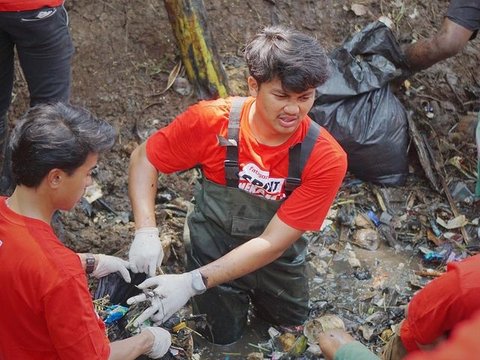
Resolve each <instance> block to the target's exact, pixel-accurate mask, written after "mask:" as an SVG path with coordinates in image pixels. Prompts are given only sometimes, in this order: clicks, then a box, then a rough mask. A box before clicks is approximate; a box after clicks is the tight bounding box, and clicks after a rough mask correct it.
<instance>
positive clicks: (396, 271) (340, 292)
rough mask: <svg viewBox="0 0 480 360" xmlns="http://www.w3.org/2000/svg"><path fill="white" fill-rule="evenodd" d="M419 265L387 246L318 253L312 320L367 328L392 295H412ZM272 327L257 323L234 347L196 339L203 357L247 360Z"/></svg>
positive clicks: (312, 286)
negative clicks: (330, 317)
mask: <svg viewBox="0 0 480 360" xmlns="http://www.w3.org/2000/svg"><path fill="white" fill-rule="evenodd" d="M352 259H357V260H358V261H352ZM418 262H419V259H418V256H416V255H413V254H412V252H411V251H395V250H394V249H392V248H390V247H388V246H383V245H381V246H380V248H379V249H377V250H376V251H368V250H364V249H360V248H357V247H353V246H350V245H346V246H345V245H342V246H340V247H339V248H338V249H337V251H331V250H326V249H321V250H319V249H315V248H313V249H312V254H311V256H310V270H309V273H310V274H309V279H310V294H311V301H312V315H311V316H312V317H315V316H318V315H323V314H325V313H334V314H336V315H339V316H340V317H341V318H342V319H343V320H344V322H345V325H346V327H347V329H348V330H349V331H351V332H352V333H353V332H355V331H356V330H357V329H358V327H359V325H361V324H363V323H365V318H366V317H367V315H366V314H368V313H369V309H370V308H371V307H372V306H374V307H376V308H382V307H383V308H385V310H387V307H388V306H389V305H388V297H389V296H391V295H392V294H394V293H397V294H401V295H403V296H409V295H411V293H413V289H411V287H410V280H411V277H412V274H413V270H416V269H417V267H418ZM352 264H353V265H354V266H352ZM358 265H360V266H358ZM365 277H367V278H365ZM387 320H388V319H387ZM268 326H269V325H268V324H265V323H264V322H261V321H259V320H253V322H252V323H251V324H250V326H249V328H248V331H247V333H246V334H245V335H244V337H243V338H242V339H241V340H239V341H238V342H236V343H235V344H232V345H229V346H218V345H212V344H209V343H207V342H205V341H204V340H202V339H199V338H195V344H196V348H197V349H198V350H199V351H198V352H199V355H200V357H199V358H200V359H202V360H203V359H205V360H218V359H225V360H226V359H246V357H247V355H248V354H250V353H252V352H259V351H260V350H259V348H258V347H259V346H261V344H262V343H265V342H266V341H267V340H268V339H269V337H268V332H267V329H268ZM372 327H374V324H373V325H372ZM357 336H358V335H357ZM317 358H319V357H317Z"/></svg>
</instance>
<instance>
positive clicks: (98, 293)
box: [94, 271, 147, 306]
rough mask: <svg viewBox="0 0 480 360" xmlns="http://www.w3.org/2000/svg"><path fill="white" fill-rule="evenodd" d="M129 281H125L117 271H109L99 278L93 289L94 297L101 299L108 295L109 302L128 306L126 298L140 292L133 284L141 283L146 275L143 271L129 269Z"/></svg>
mask: <svg viewBox="0 0 480 360" xmlns="http://www.w3.org/2000/svg"><path fill="white" fill-rule="evenodd" d="M130 277H131V279H132V281H131V283H127V282H125V280H123V277H122V276H121V275H120V274H119V273H111V274H109V275H107V276H104V277H102V278H100V280H99V281H98V286H97V288H96V290H95V294H94V298H95V299H101V298H103V297H105V296H106V295H108V296H109V297H110V302H111V303H112V304H115V305H122V306H128V305H127V300H128V298H130V297H132V296H135V295H138V294H140V293H141V292H142V290H140V289H139V288H137V287H136V286H135V285H138V284H140V283H142V282H143V281H144V280H145V279H146V278H147V275H146V274H145V273H134V272H131V271H130Z"/></svg>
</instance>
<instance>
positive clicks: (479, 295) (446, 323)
mask: <svg viewBox="0 0 480 360" xmlns="http://www.w3.org/2000/svg"><path fill="white" fill-rule="evenodd" d="M479 278H480V255H475V256H472V257H469V258H467V259H465V260H462V261H459V262H451V263H449V264H448V265H447V272H446V273H445V274H443V275H442V276H440V277H439V278H437V279H435V280H432V281H431V282H430V283H428V284H427V286H425V288H423V289H422V290H420V292H419V293H418V294H416V295H415V296H414V297H413V299H412V301H410V304H409V305H408V315H407V318H406V319H405V321H404V322H403V323H402V326H401V328H400V338H401V339H402V343H403V345H404V346H405V348H406V349H407V350H408V351H414V350H418V349H419V347H418V345H417V343H419V344H423V345H427V344H430V343H432V342H433V341H434V340H435V339H437V338H438V337H439V336H441V335H444V334H445V333H446V332H448V331H450V330H452V329H453V328H454V327H455V326H456V325H457V324H458V323H460V322H461V321H464V320H466V319H469V318H470V317H472V315H473V314H474V313H475V312H477V311H480V281H479Z"/></svg>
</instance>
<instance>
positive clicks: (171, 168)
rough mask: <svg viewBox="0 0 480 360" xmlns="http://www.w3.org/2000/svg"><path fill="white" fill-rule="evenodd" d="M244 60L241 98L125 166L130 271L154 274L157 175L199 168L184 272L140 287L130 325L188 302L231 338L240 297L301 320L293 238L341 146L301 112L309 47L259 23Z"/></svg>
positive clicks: (307, 104) (324, 189) (195, 109)
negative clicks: (132, 228) (140, 305)
mask: <svg viewBox="0 0 480 360" xmlns="http://www.w3.org/2000/svg"><path fill="white" fill-rule="evenodd" d="M245 59H246V62H247V65H248V67H249V70H250V76H249V77H248V80H247V81H248V87H249V90H250V94H251V97H249V98H247V99H244V98H228V99H219V100H212V101H203V102H200V103H198V104H196V105H194V106H192V107H190V108H189V109H188V110H187V111H185V112H184V113H183V114H181V115H179V116H178V117H177V118H176V119H175V120H174V121H173V122H172V123H171V124H170V125H168V126H167V127H165V128H163V129H161V130H159V131H158V132H157V133H155V134H154V135H153V136H151V137H150V138H149V139H148V140H147V141H146V142H145V143H143V144H142V145H140V146H139V147H138V148H137V149H136V150H135V151H134V152H133V153H132V156H131V162H130V170H129V194H130V199H131V201H132V207H133V212H134V217H135V225H136V229H137V230H136V232H135V238H134V241H133V243H132V245H131V248H130V255H129V258H130V263H131V268H132V270H133V271H139V272H146V273H148V274H149V275H150V276H153V275H154V274H155V271H156V267H157V266H158V265H160V263H161V260H162V257H163V254H162V250H161V244H160V241H159V239H158V229H157V224H156V222H155V210H154V202H155V201H154V200H155V194H156V191H157V186H156V184H157V178H158V174H159V172H162V173H172V172H177V171H182V170H186V169H190V168H192V167H195V166H199V167H200V168H201V170H202V173H203V178H202V180H201V182H200V186H199V188H198V191H197V192H196V194H195V208H194V210H193V211H192V212H191V213H190V214H189V215H188V217H187V225H188V226H187V227H186V231H185V239H186V242H187V244H186V247H187V257H188V259H187V260H188V262H187V267H188V269H189V270H191V271H190V272H187V273H184V274H180V275H163V276H158V277H153V278H150V279H147V280H146V281H145V282H144V283H143V284H141V285H140V287H141V288H146V287H154V288H155V290H154V292H155V293H156V294H157V295H158V296H157V297H153V298H151V299H150V301H151V303H152V306H151V307H150V308H149V309H147V310H146V311H145V313H144V314H143V316H142V317H140V320H142V319H144V318H146V317H149V316H152V315H153V317H152V318H153V320H154V321H157V322H162V321H165V320H166V319H168V318H169V317H170V316H171V315H172V314H173V313H174V312H175V311H177V310H178V309H179V308H180V307H182V306H183V305H184V304H185V303H186V302H187V301H188V300H189V299H190V298H191V297H192V296H193V295H198V296H196V297H195V298H194V304H193V305H194V311H196V312H198V313H205V314H207V321H208V324H209V325H210V330H211V332H210V331H207V332H206V333H205V335H206V336H207V337H208V338H209V339H210V340H211V341H213V342H215V343H219V344H227V343H231V342H234V341H236V340H237V339H239V338H240V337H241V335H242V334H243V332H244V330H245V327H246V324H247V314H248V309H249V302H250V301H251V302H252V304H253V306H254V310H255V311H256V314H257V315H259V316H261V317H263V318H264V319H265V320H267V321H269V322H271V323H274V324H283V325H299V324H302V323H303V322H304V321H305V320H306V319H307V316H308V310H309V308H308V299H309V294H308V284H307V277H306V266H305V265H306V264H305V253H306V239H305V238H304V237H303V236H302V235H303V233H304V232H305V231H307V230H319V229H320V227H321V225H322V222H323V220H324V218H325V216H326V214H327V212H328V209H329V207H330V206H331V204H332V202H333V200H334V198H335V195H336V193H337V191H338V189H339V187H340V185H341V182H342V180H343V177H344V175H345V172H346V168H347V161H346V154H345V152H344V151H343V150H342V148H341V147H340V146H339V145H338V143H337V142H336V141H335V140H334V139H333V138H332V136H331V135H330V134H329V133H328V132H327V131H326V130H325V129H323V128H320V127H319V126H318V125H317V124H315V123H314V122H313V121H312V120H311V119H310V118H309V117H308V116H307V113H308V111H309V110H310V108H311V107H312V105H313V101H314V98H315V88H316V87H317V86H319V85H320V84H322V83H324V82H325V81H326V79H327V77H328V71H327V57H326V55H325V52H324V50H323V49H322V47H321V46H319V44H318V43H317V41H316V40H315V39H313V38H312V37H309V36H307V35H305V34H302V33H300V32H297V31H294V30H289V29H285V28H282V27H271V28H266V29H264V30H263V31H262V32H260V33H259V34H257V35H256V36H255V37H254V39H253V40H252V41H251V42H250V43H249V44H248V45H247V47H246V50H245ZM207 289H208V290H207ZM143 300H145V297H144V296H142V295H140V296H137V297H134V298H131V299H130V300H129V302H130V303H135V302H138V301H143Z"/></svg>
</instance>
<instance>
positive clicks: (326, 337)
mask: <svg viewBox="0 0 480 360" xmlns="http://www.w3.org/2000/svg"><path fill="white" fill-rule="evenodd" d="M352 341H355V339H354V338H353V337H352V336H350V334H348V333H347V332H346V331H344V330H342V329H332V330H327V331H325V332H322V333H320V334H319V335H318V344H319V345H320V349H322V353H323V355H324V356H325V358H326V359H327V360H332V359H334V358H335V353H336V352H337V350H338V349H340V347H342V346H343V345H345V344H348V343H350V342H352Z"/></svg>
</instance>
